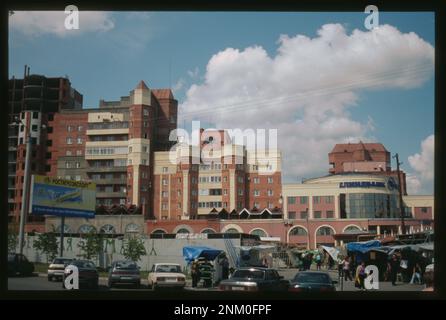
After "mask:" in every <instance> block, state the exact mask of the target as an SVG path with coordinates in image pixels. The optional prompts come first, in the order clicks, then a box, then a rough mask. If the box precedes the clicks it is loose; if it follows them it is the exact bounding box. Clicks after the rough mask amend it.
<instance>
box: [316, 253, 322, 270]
mask: <svg viewBox="0 0 446 320" xmlns="http://www.w3.org/2000/svg"><path fill="white" fill-rule="evenodd" d="M321 265H322V257H321V254H320V253H318V254H317V255H316V269H317V270H318V271H320V270H321Z"/></svg>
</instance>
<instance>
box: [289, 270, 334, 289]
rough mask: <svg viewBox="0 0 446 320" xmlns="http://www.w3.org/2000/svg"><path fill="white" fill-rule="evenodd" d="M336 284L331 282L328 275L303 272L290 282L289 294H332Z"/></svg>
mask: <svg viewBox="0 0 446 320" xmlns="http://www.w3.org/2000/svg"><path fill="white" fill-rule="evenodd" d="M336 283H337V282H336V281H333V280H331V277H330V275H329V274H328V273H325V272H317V271H303V272H299V273H297V274H296V276H295V277H294V279H293V280H291V283H290V288H289V289H288V290H289V291H291V292H334V291H336V287H335V284H336Z"/></svg>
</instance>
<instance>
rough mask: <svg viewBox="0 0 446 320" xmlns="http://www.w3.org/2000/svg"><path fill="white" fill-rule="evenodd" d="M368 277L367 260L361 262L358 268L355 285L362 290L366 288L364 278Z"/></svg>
mask: <svg viewBox="0 0 446 320" xmlns="http://www.w3.org/2000/svg"><path fill="white" fill-rule="evenodd" d="M366 277H367V274H366V272H365V262H364V261H363V262H361V264H360V265H359V266H358V267H357V268H356V277H355V286H356V287H357V288H359V289H360V290H365V286H364V280H365V278H366Z"/></svg>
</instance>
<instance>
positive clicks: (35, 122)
mask: <svg viewBox="0 0 446 320" xmlns="http://www.w3.org/2000/svg"><path fill="white" fill-rule="evenodd" d="M8 95H9V96H8V123H9V125H8V221H9V222H11V223H14V222H18V221H19V216H20V210H21V205H22V194H23V183H24V170H25V156H26V137H27V135H28V129H29V130H30V131H31V132H30V134H31V144H32V150H31V152H32V154H31V168H30V169H31V174H43V175H45V174H50V172H51V159H52V158H53V156H54V155H53V150H54V146H53V145H52V140H51V139H48V135H51V134H52V132H53V130H54V127H53V126H52V125H51V124H50V123H51V121H52V120H53V118H54V116H55V115H56V114H57V113H58V112H60V111H62V110H79V109H80V108H82V99H83V97H82V95H81V94H80V93H79V92H77V91H76V90H75V89H74V88H73V87H72V86H71V83H70V80H69V79H68V78H62V77H52V78H50V77H45V76H41V75H35V74H32V75H30V74H29V68H27V67H26V66H25V73H24V77H23V78H22V79H16V78H14V77H13V78H12V79H10V80H9V81H8ZM16 118H18V119H20V120H21V122H23V123H24V124H26V125H23V124H17V123H16ZM42 221H43V218H42V217H37V216H30V217H29V219H28V222H29V223H31V224H32V223H35V222H36V223H39V224H41V223H42Z"/></svg>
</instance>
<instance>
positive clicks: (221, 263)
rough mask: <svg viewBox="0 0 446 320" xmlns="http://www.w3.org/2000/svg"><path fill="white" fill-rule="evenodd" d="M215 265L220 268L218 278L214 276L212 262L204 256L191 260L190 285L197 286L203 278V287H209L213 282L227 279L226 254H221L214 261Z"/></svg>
mask: <svg viewBox="0 0 446 320" xmlns="http://www.w3.org/2000/svg"><path fill="white" fill-rule="evenodd" d="M214 264H216V265H215V267H218V268H219V269H220V274H219V277H218V278H214V273H215V269H216V268H214V266H213V265H212V263H211V262H210V261H208V260H206V259H205V258H198V259H195V260H194V261H192V264H191V276H192V287H193V288H196V287H198V284H199V283H200V281H201V280H203V286H204V287H211V286H212V283H213V282H219V281H221V280H225V279H228V277H229V273H230V269H229V260H228V258H227V257H226V255H222V256H221V257H219V258H217V260H216V261H214Z"/></svg>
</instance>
